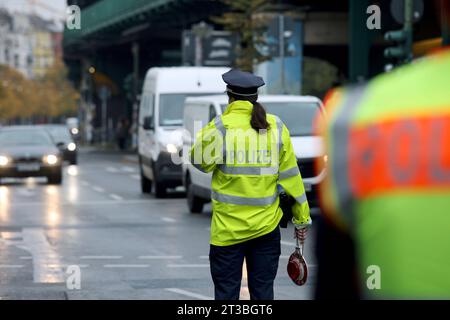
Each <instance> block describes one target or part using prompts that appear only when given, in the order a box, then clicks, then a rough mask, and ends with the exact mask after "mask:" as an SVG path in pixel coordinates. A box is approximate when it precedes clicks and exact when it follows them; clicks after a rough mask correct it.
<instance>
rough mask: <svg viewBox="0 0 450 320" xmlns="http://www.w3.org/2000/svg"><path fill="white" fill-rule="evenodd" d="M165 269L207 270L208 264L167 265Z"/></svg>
mask: <svg viewBox="0 0 450 320" xmlns="http://www.w3.org/2000/svg"><path fill="white" fill-rule="evenodd" d="M167 268H209V263H205V264H168V265H167Z"/></svg>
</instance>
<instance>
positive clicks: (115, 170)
mask: <svg viewBox="0 0 450 320" xmlns="http://www.w3.org/2000/svg"><path fill="white" fill-rule="evenodd" d="M106 171H108V172H111V173H116V172H119V170H118V169H117V168H114V167H106Z"/></svg>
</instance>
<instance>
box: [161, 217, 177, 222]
mask: <svg viewBox="0 0 450 320" xmlns="http://www.w3.org/2000/svg"><path fill="white" fill-rule="evenodd" d="M161 220H162V221H165V222H170V223H173V222H176V220H175V219H172V218H167V217H164V218H161Z"/></svg>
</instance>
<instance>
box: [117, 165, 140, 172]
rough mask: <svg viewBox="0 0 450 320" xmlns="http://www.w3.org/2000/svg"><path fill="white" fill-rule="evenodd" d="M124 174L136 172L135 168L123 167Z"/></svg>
mask: <svg viewBox="0 0 450 320" xmlns="http://www.w3.org/2000/svg"><path fill="white" fill-rule="evenodd" d="M120 169H121V170H122V171H123V172H130V173H131V172H136V169H135V168H132V167H128V166H123V167H122V168H120Z"/></svg>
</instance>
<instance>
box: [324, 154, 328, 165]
mask: <svg viewBox="0 0 450 320" xmlns="http://www.w3.org/2000/svg"><path fill="white" fill-rule="evenodd" d="M323 161H324V162H325V163H328V155H324V156H323Z"/></svg>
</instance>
